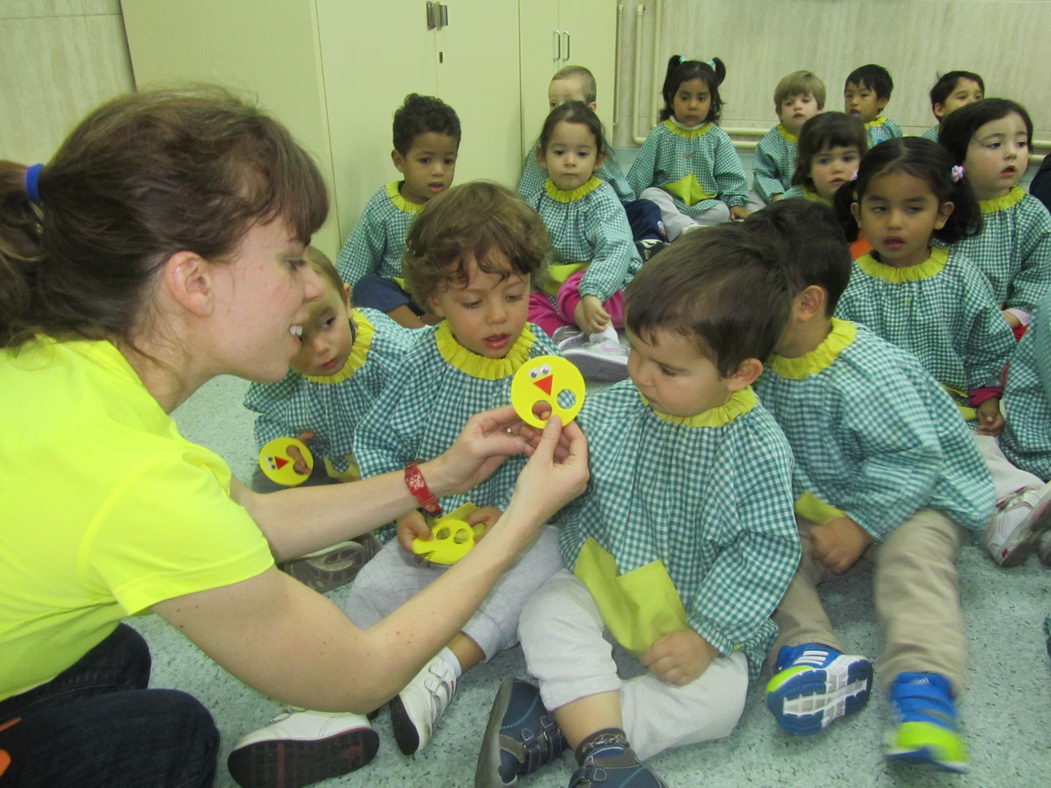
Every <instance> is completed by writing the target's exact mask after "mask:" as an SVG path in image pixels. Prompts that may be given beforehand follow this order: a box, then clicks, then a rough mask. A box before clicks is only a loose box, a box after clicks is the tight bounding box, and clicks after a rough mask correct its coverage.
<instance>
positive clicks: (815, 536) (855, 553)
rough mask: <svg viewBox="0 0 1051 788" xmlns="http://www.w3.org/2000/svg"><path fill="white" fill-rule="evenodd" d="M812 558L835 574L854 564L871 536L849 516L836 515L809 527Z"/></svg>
mask: <svg viewBox="0 0 1051 788" xmlns="http://www.w3.org/2000/svg"><path fill="white" fill-rule="evenodd" d="M810 540H811V542H812V544H813V548H814V560H815V561H817V562H818V563H820V564H821V565H822V566H824V567H825V568H826V569H828V570H829V571H830V572H834V573H836V574H837V575H841V574H843V573H844V572H846V571H847V570H848V569H850V567H852V566H854V564H855V563H856V562H857V560H858V559H859V558H861V554H862V553H864V552H865V548H867V547H868V546H869V545H870V544H872V537H871V536H869V533H868V531H866V530H865V529H863V528H862V527H861V526H860V525H858V524H857V523H856V522H854V521H853V520H851V519H850V518H849V517H837V518H836V519H835V520H829V521H828V522H827V523H825V524H824V525H815V526H814V527H813V528H811V529H810Z"/></svg>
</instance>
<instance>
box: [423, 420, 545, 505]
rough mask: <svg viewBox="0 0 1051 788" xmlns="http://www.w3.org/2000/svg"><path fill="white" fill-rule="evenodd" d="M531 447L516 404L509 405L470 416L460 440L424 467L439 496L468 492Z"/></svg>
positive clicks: (428, 479)
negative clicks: (517, 412) (512, 457)
mask: <svg viewBox="0 0 1051 788" xmlns="http://www.w3.org/2000/svg"><path fill="white" fill-rule="evenodd" d="M530 451H531V446H530V440H529V437H528V433H524V432H523V431H522V421H521V420H520V419H519V418H518V416H517V415H516V414H515V410H514V408H512V407H511V406H510V405H507V406H505V407H503V408H496V409H495V410H487V411H484V412H482V413H476V414H475V415H474V416H472V417H471V418H470V419H468V420H467V424H465V425H464V428H463V430H462V431H461V432H460V436H459V437H458V438H457V439H456V442H455V443H454V444H453V445H452V446H450V447H449V449H448V450H447V451H446V452H445V453H444V454H441V455H439V456H438V457H436V458H434V459H433V460H431V461H430V462H426V463H423V464H422V465H421V467H420V469H421V471H422V472H423V477H424V479H426V480H427V484H428V486H429V487H430V488H431V491H432V492H433V493H434V494H435V495H436V496H437V497H439V498H442V497H444V496H446V495H453V494H455V493H460V492H465V491H467V490H470V489H471V488H472V487H474V486H476V485H478V484H479V483H481V482H483V481H484V480H485V479H487V478H489V475H490V474H492V472H493V471H495V470H496V469H497V468H499V467H500V465H501V464H502V463H503V462H504V460H506V459H507V458H508V457H511V456H513V455H515V454H528V453H529V452H530Z"/></svg>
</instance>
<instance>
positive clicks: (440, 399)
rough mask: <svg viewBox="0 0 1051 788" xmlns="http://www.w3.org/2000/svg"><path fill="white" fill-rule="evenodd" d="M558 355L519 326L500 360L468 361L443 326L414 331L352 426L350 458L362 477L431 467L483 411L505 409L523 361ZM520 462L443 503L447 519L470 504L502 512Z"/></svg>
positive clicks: (535, 331) (537, 333) (541, 337)
mask: <svg viewBox="0 0 1051 788" xmlns="http://www.w3.org/2000/svg"><path fill="white" fill-rule="evenodd" d="M544 355H558V348H557V347H556V346H555V344H554V342H552V341H551V339H549V338H548V336H547V334H545V333H544V332H543V331H542V330H540V329H539V328H537V327H536V326H533V325H532V324H530V323H526V324H525V326H524V328H523V329H522V333H521V334H520V335H519V336H518V339H517V340H516V341H515V342H514V344H513V345H512V346H511V349H510V350H509V351H508V352H507V355H506V356H505V357H504V358H496V359H490V358H485V357H484V356H480V355H478V354H477V353H472V352H471V351H470V350H468V349H467V348H465V347H464V346H463V345H461V344H460V343H458V342H457V341H456V338H455V337H454V336H453V333H452V331H451V329H450V328H449V323H448V321H445V320H443V321H442V322H441V323H439V324H438V325H437V326H434V327H430V328H425V329H421V330H420V338H419V340H418V341H417V342H416V344H415V345H413V347H412V348H410V349H409V351H408V352H407V353H405V355H404V356H402V358H401V362H400V363H399V365H398V367H397V368H396V369H395V370H394V373H393V374H392V375H391V378H390V381H389V382H388V385H387V386H386V387H385V388H384V389H383V392H382V393H381V394H380V396H379V397H378V398H377V399H376V404H375V407H373V409H372V410H371V411H369V414H368V415H367V416H366V417H365V419H364V420H363V421H362V422H361V424H360V425H358V430H357V434H356V435H355V438H354V456H355V457H356V458H357V460H358V465H359V466H360V468H361V475H362V477H369V476H376V475H377V474H381V473H387V472H388V471H397V470H401V469H402V468H404V467H405V466H406V465H408V464H409V463H410V462H414V461H415V462H424V461H426V460H433V459H434V458H435V457H437V456H438V455H439V454H441V453H442V452H444V451H445V450H446V449H448V448H449V447H450V446H452V445H453V443H455V442H456V438H457V437H458V436H459V434H460V430H462V429H463V426H464V424H466V423H467V420H468V419H469V418H470V417H471V416H473V415H474V414H476V413H481V412H482V411H484V410H489V409H491V408H496V407H500V406H502V405H509V404H511V378H512V377H513V376H514V373H515V372H516V371H517V370H518V368H519V367H520V366H521V365H522V364H524V363H525V362H526V361H527V360H528V359H530V358H535V357H536V356H544ZM524 465H525V457H523V456H518V457H510V458H509V459H508V460H507V461H506V462H504V464H503V465H501V466H500V467H499V468H498V469H497V470H496V471H495V472H494V473H493V475H492V476H490V477H489V478H488V479H486V480H485V481H484V482H482V483H481V484H479V485H478V486H477V487H475V488H474V489H472V490H469V491H468V492H465V493H460V494H458V495H451V496H448V497H446V498H442V499H441V500H440V501H439V503H440V504H441V506H442V509H443V510H444V511H446V512H449V511H452V510H453V509H455V508H457V507H458V506H461V505H462V504H464V503H466V502H467V501H471V502H472V503H474V504H475V505H476V506H479V507H482V506H499V507H501V508H504V507H505V506H506V505H507V503H508V501H509V500H510V499H511V493H512V491H513V490H514V486H515V480H516V479H517V478H518V472H519V471H520V470H522V467H523V466H524Z"/></svg>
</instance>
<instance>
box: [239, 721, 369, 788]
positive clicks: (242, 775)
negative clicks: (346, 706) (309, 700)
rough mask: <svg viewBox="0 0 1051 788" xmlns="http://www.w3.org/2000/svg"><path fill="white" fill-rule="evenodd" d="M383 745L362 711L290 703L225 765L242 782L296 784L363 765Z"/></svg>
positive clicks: (291, 787) (284, 787)
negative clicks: (313, 708)
mask: <svg viewBox="0 0 1051 788" xmlns="http://www.w3.org/2000/svg"><path fill="white" fill-rule="evenodd" d="M379 746H380V739H379V735H378V734H377V733H376V731H374V730H373V729H372V725H370V724H369V721H368V718H367V717H364V716H362V715H360V714H333V713H330V712H327V711H305V710H297V709H289V710H287V711H285V712H284V713H282V714H279V715H278V716H276V717H274V719H273V720H271V722H270V724H269V725H267V726H266V727H265V728H260V729H259V730H257V731H255V732H254V733H249V734H248V735H247V736H245V737H244V738H243V739H241V741H239V742H237V745H236V746H235V747H234V749H233V751H232V752H231V753H230V757H229V758H228V759H227V762H226V765H227V767H228V768H229V769H230V774H231V775H233V778H234V779H235V780H236V781H237V784H238V785H242V786H253V788H254V787H255V786H272V787H273V788H296V786H300V785H310V784H311V783H315V782H319V781H320V780H325V779H328V778H329V777H335V776H337V775H340V774H346V773H347V772H352V771H354V770H355V769H360V768H361V767H362V766H364V765H365V764H367V763H369V762H370V761H371V760H372V759H373V758H374V757H375V756H376V750H377V749H378V748H379Z"/></svg>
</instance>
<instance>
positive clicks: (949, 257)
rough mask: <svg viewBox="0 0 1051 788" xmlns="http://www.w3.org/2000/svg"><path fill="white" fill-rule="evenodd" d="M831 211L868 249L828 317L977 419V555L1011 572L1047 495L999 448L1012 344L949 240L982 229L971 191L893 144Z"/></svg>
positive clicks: (926, 143)
mask: <svg viewBox="0 0 1051 788" xmlns="http://www.w3.org/2000/svg"><path fill="white" fill-rule="evenodd" d="M961 111H962V110H961ZM836 208H837V212H838V213H839V215H840V219H841V221H842V222H843V224H844V227H845V228H849V226H850V224H854V225H855V226H854V227H853V228H851V229H850V232H852V234H853V235H856V234H857V231H858V229H860V230H861V231H862V232H864V233H865V236H866V237H867V238H868V240H869V242H870V243H872V246H873V247H874V248H873V251H872V252H871V253H869V254H867V255H864V256H862V257H860V258H858V259H857V260H855V261H854V267H853V271H852V273H851V277H850V282H849V283H848V284H847V287H846V290H844V292H843V296H842V297H841V298H840V301H839V305H838V307H837V308H836V317H839V318H841V319H844V320H852V321H854V322H856V323H861V324H862V325H865V326H867V327H868V328H869V329H871V330H872V331H874V332H875V333H876V334H878V335H879V336H881V337H883V338H884V339H886V340H888V341H889V342H892V343H894V344H895V345H898V346H899V347H902V348H904V349H906V350H909V351H911V352H912V353H914V354H915V355H916V356H917V357H918V358H919V359H920V363H922V364H923V366H924V367H925V368H926V369H927V370H928V371H929V372H930V373H931V374H932V375H933V376H934V378H935V379H936V380H937V381H938V382H939V383H941V384H942V386H943V387H944V388H945V389H946V390H947V391H948V392H949V393H950V394H951V395H953V397H954V398H955V399H956V401H957V404H958V406H959V407H960V409H961V413H962V414H963V416H964V418H966V419H968V420H969V421H971V420H973V421H974V422H975V424H974V427H975V430H976V432H977V433H978V434H977V435H976V436H975V439H976V441H977V443H978V448H979V450H980V451H981V452H982V455H983V457H984V458H985V460H986V463H987V464H988V465H989V469H990V472H991V473H992V475H993V483H994V485H995V487H996V493H997V498H998V500H997V507H998V510H997V513H996V514H995V515H994V516H993V517H991V518H990V520H989V522H988V527H987V532H986V536H985V539H986V546H987V548H988V549H989V551H990V553H991V554H992V555H993V557H994V558H995V559H996V560H997V561H998V562H999V563H1005V564H1007V565H1011V564H1012V563H1014V561H1015V560H1016V559H1017V557H1016V556H1015V555H1014V549H1015V548H1016V547H1017V545H1018V543H1021V542H1022V541H1024V539H1025V535H1026V534H1028V533H1029V532H1030V530H1031V528H1032V526H1033V524H1034V522H1035V521H1040V520H1042V518H1044V517H1045V516H1046V512H1047V509H1048V504H1049V503H1051V498H1049V497H1048V493H1047V490H1046V488H1045V487H1044V485H1043V483H1042V482H1041V481H1040V480H1039V479H1037V478H1036V477H1034V476H1033V475H1032V474H1028V473H1025V472H1023V471H1019V470H1018V469H1017V468H1015V467H1014V466H1012V465H1011V464H1010V463H1008V462H1007V460H1006V459H1005V458H1004V457H1003V454H1002V453H1001V452H1000V449H999V447H998V445H997V442H996V437H995V436H996V435H998V434H999V433H1000V430H1001V429H1003V426H1004V419H1003V416H1002V415H1001V413H1000V399H1001V397H1002V395H1003V386H1002V385H1001V382H1000V381H1001V375H1002V373H1003V369H1004V367H1005V365H1006V364H1007V361H1008V359H1009V358H1010V355H1011V352H1012V351H1013V350H1014V344H1015V343H1014V337H1013V335H1012V334H1011V329H1010V326H1008V324H1007V322H1006V321H1005V320H1004V319H1003V317H1002V315H1001V314H1000V310H999V307H998V305H997V302H996V299H995V298H994V297H993V293H992V288H990V286H989V282H988V280H986V278H985V277H984V276H982V274H981V272H980V271H978V269H977V268H976V267H975V265H974V263H972V262H971V261H970V260H969V259H968V258H967V257H966V256H965V255H964V254H962V253H961V252H960V249H959V244H958V243H957V242H958V241H960V240H961V239H963V238H967V237H970V236H973V235H974V234H975V233H977V232H979V231H980V230H981V214H980V213H979V210H978V205H977V202H976V200H975V199H974V193H973V191H972V190H971V186H970V184H969V183H968V182H967V180H966V179H965V178H964V177H963V172H962V168H960V167H959V166H956V165H953V163H952V158H951V157H950V156H949V154H948V151H946V150H945V149H944V148H943V147H941V146H940V145H938V144H937V143H934V142H931V141H930V140H925V139H922V138H920V137H900V138H897V139H893V140H888V141H887V142H882V143H880V144H879V145H877V146H876V147H874V148H873V149H872V150H870V151H869V152H868V153H867V154H865V156H864V158H862V160H861V167H860V168H859V169H858V178H857V181H856V182H855V183H854V184H847V185H845V186H843V187H842V188H841V189H840V190H839V192H837V193H836ZM933 241H938V242H939V244H934V243H933ZM954 244H955V245H954ZM1026 555H1028V553H1027V554H1026Z"/></svg>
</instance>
